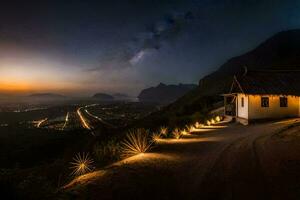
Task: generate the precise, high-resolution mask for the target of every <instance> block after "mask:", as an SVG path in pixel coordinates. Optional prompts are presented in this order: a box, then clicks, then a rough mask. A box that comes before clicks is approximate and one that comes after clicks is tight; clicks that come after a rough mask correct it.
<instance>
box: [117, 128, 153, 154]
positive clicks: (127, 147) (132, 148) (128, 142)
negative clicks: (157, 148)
mask: <svg viewBox="0 0 300 200" xmlns="http://www.w3.org/2000/svg"><path fill="white" fill-rule="evenodd" d="M121 144H122V152H123V156H124V157H128V156H134V155H137V154H141V153H146V152H147V151H148V150H149V149H150V147H151V143H150V142H149V140H148V132H147V131H146V130H144V129H137V130H133V131H130V132H129V133H128V134H127V135H126V139H125V140H124V141H123V142H122V143H121Z"/></svg>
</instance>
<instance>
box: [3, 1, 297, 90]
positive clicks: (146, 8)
mask: <svg viewBox="0 0 300 200" xmlns="http://www.w3.org/2000/svg"><path fill="white" fill-rule="evenodd" d="M41 2H43V3H36V2H35V3H30V2H29V1H26V2H25V1H24V3H14V4H13V3H11V5H4V3H2V4H1V8H0V74H1V78H0V91H1V92H58V93H62V94H69V95H76V96H80V95H90V94H93V93H94V92H108V93H115V92H121V93H128V94H130V95H136V94H137V93H138V92H139V91H140V90H141V89H143V88H145V87H149V86H153V85H156V84H158V83H160V82H164V83H167V84H173V83H174V84H177V83H197V82H198V81H199V79H200V78H201V77H203V76H205V75H207V74H208V73H210V72H212V71H214V70H216V69H217V68H218V67H219V66H220V65H221V64H222V63H224V62H225V61H226V60H228V59H229V58H231V57H233V56H238V55H240V54H242V53H245V52H247V51H249V50H251V49H253V48H254V47H256V46H257V45H258V44H259V43H261V42H262V41H264V40H265V39H267V38H268V37H271V36H272V35H273V34H275V33H277V32H279V31H283V30H288V29H295V28H300V12H299V11H300V1H299V0H294V1H293V0H269V1H266V0H265V1H264V0H260V1H259V0H224V1H217V0H181V1H175V0H173V1H171V0H169V1H168V0H152V1H151V0H119V1H117V0H109V1H101V0H99V1H95V2H93V1H87V0H86V1H54V0H53V1H51V2H49V3H45V2H46V1H41Z"/></svg>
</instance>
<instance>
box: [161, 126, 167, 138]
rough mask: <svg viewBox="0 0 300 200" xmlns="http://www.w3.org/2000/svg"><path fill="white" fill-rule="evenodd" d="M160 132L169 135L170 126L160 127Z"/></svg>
mask: <svg viewBox="0 0 300 200" xmlns="http://www.w3.org/2000/svg"><path fill="white" fill-rule="evenodd" d="M160 134H161V135H163V136H167V134H168V128H167V127H160Z"/></svg>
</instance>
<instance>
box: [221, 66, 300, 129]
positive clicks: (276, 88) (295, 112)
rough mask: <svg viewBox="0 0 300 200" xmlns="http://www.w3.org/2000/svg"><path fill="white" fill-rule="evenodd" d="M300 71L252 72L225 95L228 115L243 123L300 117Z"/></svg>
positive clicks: (238, 79)
mask: <svg viewBox="0 0 300 200" xmlns="http://www.w3.org/2000/svg"><path fill="white" fill-rule="evenodd" d="M299 97H300V71H248V72H245V73H244V74H243V75H241V76H234V80H233V83H232V86H231V90H230V92H229V93H228V94H224V104H225V115H227V116H231V117H233V118H234V119H236V121H238V122H240V123H242V124H248V123H249V122H252V121H261V120H267V119H280V118H290V117H299V115H300V98H299Z"/></svg>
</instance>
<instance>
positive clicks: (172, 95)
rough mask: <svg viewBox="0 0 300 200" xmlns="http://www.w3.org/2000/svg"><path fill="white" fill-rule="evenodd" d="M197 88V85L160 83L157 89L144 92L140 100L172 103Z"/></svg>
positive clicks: (139, 96)
mask: <svg viewBox="0 0 300 200" xmlns="http://www.w3.org/2000/svg"><path fill="white" fill-rule="evenodd" d="M196 87H197V85H195V84H178V85H166V84H163V83H160V84H158V85H157V86H156V87H150V88H147V89H144V90H142V91H141V93H140V94H139V95H138V99H139V101H141V102H156V103H171V102H173V101H175V100H176V99H178V98H179V97H181V96H183V95H184V94H186V93H187V92H188V91H190V90H192V89H194V88H196Z"/></svg>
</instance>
